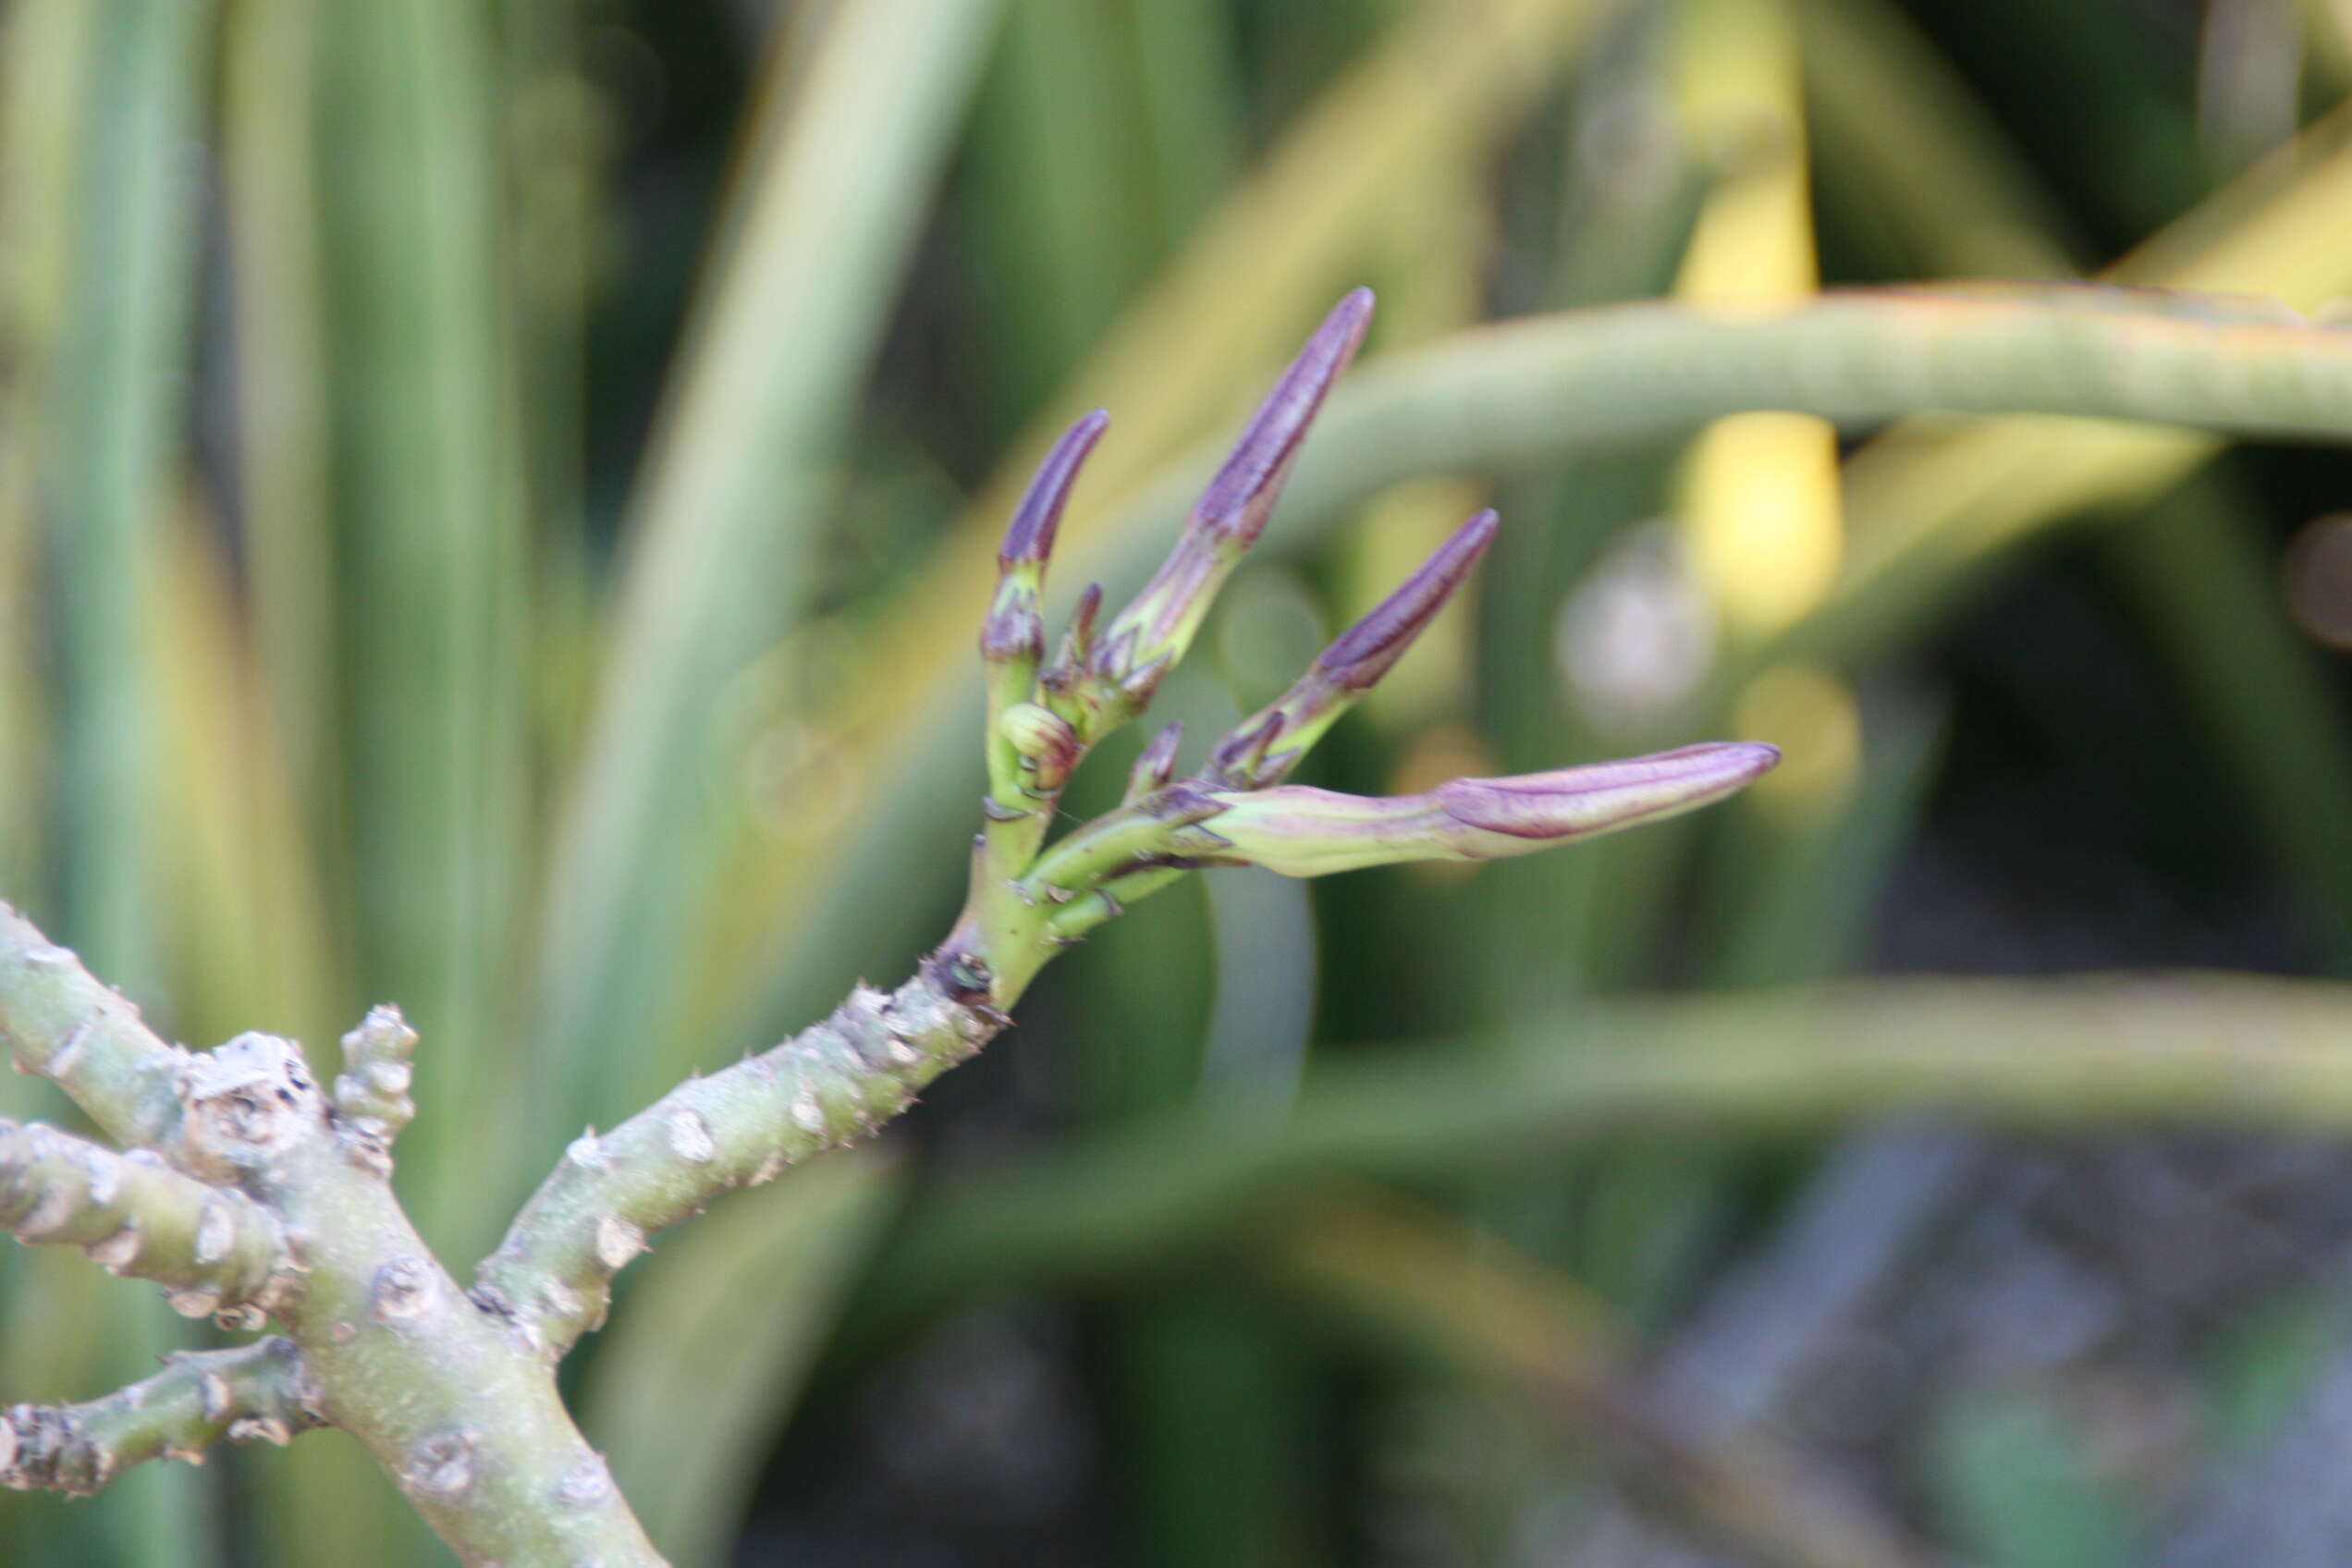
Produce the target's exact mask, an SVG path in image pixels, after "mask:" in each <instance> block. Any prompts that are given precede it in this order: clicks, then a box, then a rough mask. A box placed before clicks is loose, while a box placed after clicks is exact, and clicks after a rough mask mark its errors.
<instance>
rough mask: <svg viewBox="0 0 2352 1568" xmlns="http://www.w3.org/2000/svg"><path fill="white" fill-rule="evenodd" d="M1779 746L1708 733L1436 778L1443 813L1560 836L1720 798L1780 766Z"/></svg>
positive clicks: (1518, 834)
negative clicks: (1670, 747) (1676, 744)
mask: <svg viewBox="0 0 2352 1568" xmlns="http://www.w3.org/2000/svg"><path fill="white" fill-rule="evenodd" d="M1780 760H1781V751H1780V748H1779V747H1778V746H1771V745H1767V744H1765V743H1764V742H1762V741H1706V742H1703V743H1701V744H1699V745H1696V746H1684V747H1681V748H1679V749H1678V750H1675V751H1671V752H1659V753H1653V754H1651V755H1649V756H1644V757H1628V758H1626V759H1625V760H1623V761H1622V762H1604V763H1593V764H1590V765H1588V766H1583V767H1563V768H1558V769H1555V770H1554V771H1552V772H1550V773H1527V774H1520V775H1517V776H1515V777H1512V778H1457V779H1454V780H1453V781H1452V782H1451V783H1447V784H1440V785H1439V786H1438V788H1437V790H1436V791H1435V793H1436V795H1437V798H1438V802H1439V805H1440V806H1441V807H1442V808H1443V809H1444V811H1445V814H1446V815H1448V816H1451V817H1452V818H1453V819H1454V820H1455V821H1457V822H1460V823H1463V824H1464V825H1466V826H1468V827H1477V828H1483V829H1485V830H1486V831H1488V832H1489V833H1501V834H1505V835H1508V836H1509V837H1511V838H1514V839H1565V838H1570V837H1574V836H1575V835H1579V834H1586V833H1595V832H1605V831H1608V830H1609V829H1611V828H1615V827H1631V826H1633V825H1634V824H1635V823H1637V822H1648V821H1653V820H1656V819H1659V818H1662V817H1667V816H1672V815H1677V814H1679V813H1682V812H1685V811H1689V810H1692V809H1693V808H1695V807H1697V806H1703V805H1708V804H1710V803H1712V802H1716V801H1719V800H1721V799H1722V798H1723V797H1724V796H1726V795H1729V794H1732V793H1733V792H1734V791H1736V790H1741V789H1744V788H1746V786H1747V785H1749V784H1751V783H1753V782H1755V780H1756V779H1757V778H1760V777H1762V776H1763V775H1764V774H1766V773H1768V772H1770V770H1771V769H1772V768H1773V767H1774V766H1778V765H1779V763H1780Z"/></svg>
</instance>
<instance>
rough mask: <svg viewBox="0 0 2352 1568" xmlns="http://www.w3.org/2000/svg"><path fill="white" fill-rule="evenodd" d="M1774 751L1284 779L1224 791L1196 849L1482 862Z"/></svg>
mask: <svg viewBox="0 0 2352 1568" xmlns="http://www.w3.org/2000/svg"><path fill="white" fill-rule="evenodd" d="M1780 760H1781V753H1780V752H1779V750H1778V749H1777V748H1776V747H1772V746H1767V745H1762V744H1759V743H1756V742H1751V741H1715V742H1711V743H1709V744H1706V745H1698V746H1685V747H1684V748H1682V749H1681V750H1680V751H1672V752H1660V753H1657V754H1656V755H1654V756H1646V757H1633V758H1630V759H1628V760H1626V761H1623V762H1605V763H1598V764H1595V765H1593V766H1588V767H1563V768H1560V769H1558V770H1556V771H1554V772H1550V773H1530V774H1523V775H1520V776H1518V777H1516V778H1457V779H1454V780H1452V782H1450V783H1446V784H1440V785H1439V786H1438V787H1437V788H1436V789H1434V790H1426V791H1424V792H1423V793H1421V794H1417V795H1396V796H1387V797H1371V796H1363V795H1341V794H1335V793H1333V792H1332V791H1330V790H1314V789H1308V788H1305V787H1304V786H1300V785H1284V786H1281V787H1280V788H1278V789H1272V790H1250V791H1243V792H1236V793H1231V794H1228V795H1224V796H1222V798H1223V799H1225V800H1227V801H1229V802H1231V803H1230V804H1228V805H1227V807H1226V809H1224V810H1223V811H1221V812H1219V813H1218V814H1217V815H1214V816H1211V817H1208V818H1207V819H1205V820H1204V821H1203V822H1202V823H1201V824H1200V826H1199V827H1198V828H1194V829H1189V830H1187V831H1189V832H1190V833H1193V834H1195V835H1198V836H1199V839H1200V841H1199V843H1198V844H1197V845H1196V846H1191V847H1193V848H1196V849H1197V850H1198V851H1200V852H1201V854H1202V857H1203V858H1213V859H1216V860H1220V861H1233V862H1241V863H1245V864H1253V865H1262V866H1265V867H1266V868H1268V870H1270V871H1276V872H1280V874H1281V875H1283V876H1329V875H1330V874H1331V873H1333V872H1337V871H1354V870H1355V869H1357V868H1359V867H1362V866H1367V865H1391V864H1400V863H1403V862H1406V861H1419V860H1468V861H1477V860H1492V859H1496V858H1498V857H1501V856H1503V855H1520V854H1529V853H1532V852H1534V851H1537V850H1541V849H1546V848H1549V847H1550V845H1552V844H1555V843H1560V842H1562V841H1564V840H1567V839H1584V838H1592V837H1595V836H1597V835H1599V834H1602V833H1611V832H1615V831H1616V830H1618V829H1619V828H1623V827H1636V826H1638V825H1640V824H1642V823H1648V822H1657V821H1659V820H1660V819H1662V818H1665V817H1669V816H1674V815H1679V814H1681V813H1683V812H1686V811H1691V810H1694V809H1696V808H1697V807H1699V806H1703V805H1708V804H1710V803H1712V802H1716V801H1720V800H1721V799H1722V798H1723V797H1725V796H1726V795H1729V794H1732V793H1733V792H1734V791H1736V790H1739V789H1741V788H1742V787H1744V786H1746V785H1747V784H1748V783H1750V782H1752V781H1753V780H1755V779H1756V778H1758V776H1759V775H1761V774H1763V773H1765V772H1767V771H1768V770H1770V768H1771V767H1772V766H1773V765H1774V764H1776V763H1778V762H1779V761H1780Z"/></svg>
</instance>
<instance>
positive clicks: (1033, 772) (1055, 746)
mask: <svg viewBox="0 0 2352 1568" xmlns="http://www.w3.org/2000/svg"><path fill="white" fill-rule="evenodd" d="M997 729H998V734H1000V735H1002V736H1003V737H1004V738H1005V741H1006V742H1007V743H1008V744H1009V745H1011V747H1012V749H1013V752H1014V753H1015V754H1017V755H1018V756H1019V757H1020V758H1021V766H1022V770H1023V772H1024V773H1026V774H1028V775H1029V783H1030V784H1031V786H1032V787H1033V788H1034V789H1035V790H1037V791H1038V792H1040V793H1043V794H1050V793H1052V792H1053V791H1055V790H1059V789H1060V788H1061V787H1062V785H1063V784H1064V783H1066V782H1068V780H1069V778H1070V770H1071V769H1072V768H1073V767H1075V766H1078V736H1077V732H1076V731H1074V730H1072V729H1071V728H1070V725H1069V723H1068V722H1067V721H1066V720H1064V719H1063V718H1062V717H1060V715H1058V714H1056V713H1054V712H1052V711H1051V710H1050V709H1047V708H1043V707H1040V706H1038V705H1037V704H1035V703H1015V704H1012V705H1011V707H1009V708H1007V709H1005V711H1004V712H1003V714H1001V715H1000V716H999V717H998V719H997Z"/></svg>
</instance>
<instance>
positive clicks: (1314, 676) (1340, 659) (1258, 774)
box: [1208, 511, 1497, 789]
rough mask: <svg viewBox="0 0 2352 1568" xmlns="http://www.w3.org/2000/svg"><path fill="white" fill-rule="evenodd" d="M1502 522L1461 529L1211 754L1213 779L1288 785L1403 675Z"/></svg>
mask: <svg viewBox="0 0 2352 1568" xmlns="http://www.w3.org/2000/svg"><path fill="white" fill-rule="evenodd" d="M1496 524H1497V519H1496V517H1495V514H1494V513H1493V512H1492V511H1482V512H1479V513H1477V514H1476V516H1474V517H1472V518H1470V519H1469V520H1468V521H1465V522H1464V523H1463V525H1462V526H1461V527H1459V528H1457V529H1455V530H1454V531H1453V533H1452V535H1451V536H1450V537H1449V538H1448V539H1447V540H1446V542H1445V543H1444V544H1442V545H1439V546H1438V548H1437V550H1436V552H1435V553H1434V554H1432V555H1431V556H1430V557H1429V558H1428V559H1427V560H1426V561H1424V562H1422V563H1421V566H1420V568H1419V569H1418V570H1415V572H1414V574H1413V575H1412V576H1411V577H1408V578H1406V579H1405V580H1404V582H1403V583H1401V584H1400V585H1399V586H1398V587H1397V590H1396V591H1395V592H1394V593H1392V594H1390V595H1389V596H1388V597H1387V598H1385V599H1383V600H1381V601H1380V603H1379V604H1378V606H1375V607H1374V608H1373V610H1372V612H1371V613H1370V614H1369V615H1366V617H1365V618H1364V619H1362V620H1359V621H1357V622H1356V623H1355V624H1354V626H1351V627H1349V628H1348V629H1347V630H1346V631H1342V632H1341V633H1340V635H1339V636H1338V637H1337V638H1336V639H1334V640H1333V642H1332V643H1331V645H1330V646H1329V647H1328V648H1326V649H1324V650H1323V651H1322V652H1321V653H1320V654H1318V655H1316V658H1315V662H1314V663H1313V664H1312V665H1310V666H1308V667H1307V671H1306V673H1305V675H1303V676H1301V677H1299V679H1298V680H1297V681H1296V682H1295V683H1294V684H1293V685H1292V687H1291V689H1290V690H1289V691H1287V692H1283V693H1282V694H1281V695H1280V697H1278V698H1276V699H1275V700H1274V701H1273V702H1272V703H1269V704H1267V705H1266V706H1265V707H1263V708H1261V709H1259V710H1258V711H1257V712H1256V713H1255V714H1252V715H1251V716H1250V717H1248V718H1245V719H1243V721H1242V722H1241V723H1240V724H1239V725H1237V726H1236V727H1235V728H1234V729H1233V732H1232V733H1231V735H1228V736H1227V737H1226V738H1225V739H1224V740H1222V741H1219V742H1218V745H1217V748H1216V750H1215V751H1213V752H1212V753H1210V754H1209V765H1208V774H1209V777H1211V778H1216V779H1218V780H1219V781H1220V782H1222V783H1227V784H1231V785H1236V786H1239V787H1242V788H1246V789H1258V788H1263V787H1264V786H1266V785H1268V784H1276V783H1280V781H1281V780H1282V779H1283V778H1285V777H1287V776H1288V775H1289V773H1290V771H1291V769H1292V768H1293V767H1295V766H1298V761H1299V758H1301V757H1302V756H1305V754H1306V752H1307V750H1308V748H1310V747H1312V746H1313V745H1314V744H1315V742H1316V741H1319V740H1321V739H1322V738H1323V733H1324V731H1325V730H1327V729H1330V727H1331V726H1332V724H1333V723H1334V722H1336V721H1337V720H1338V718H1339V717H1340V716H1341V714H1343V713H1345V712H1346V711H1347V710H1348V708H1349V707H1350V706H1351V705H1352V704H1354V701H1355V699H1356V698H1357V697H1358V696H1359V695H1361V694H1362V693H1364V692H1368V691H1370V690H1371V689H1372V688H1373V687H1374V686H1376V685H1378V683H1379V681H1380V679H1381V678H1382V677H1383V676H1385V675H1387V674H1388V673H1389V671H1390V670H1391V669H1393V668H1396V662H1397V660H1399V659H1401V658H1403V656H1404V653H1405V650H1406V649H1408V648H1410V647H1412V646H1413V643H1414V640H1415V639H1416V638H1418V637H1419V636H1420V635H1421V633H1422V632H1423V631H1425V630H1427V627H1428V625H1429V622H1430V621H1432V620H1434V619H1437V614H1438V612H1439V610H1441V609H1443V608H1444V607H1445V606H1446V602H1447V601H1448V600H1449V599H1451V598H1452V597H1453V595H1454V593H1455V592H1456V591H1457V590H1458V589H1460V588H1461V586H1462V584H1463V583H1464V581H1466V580H1467V579H1468V577H1469V575H1470V573H1471V571H1472V570H1473V569H1474V568H1476V566H1477V564H1478V561H1479V558H1480V557H1483V556H1484V555H1485V554H1486V553H1487V546H1488V545H1491V544H1493V543H1494V536H1495V528H1496Z"/></svg>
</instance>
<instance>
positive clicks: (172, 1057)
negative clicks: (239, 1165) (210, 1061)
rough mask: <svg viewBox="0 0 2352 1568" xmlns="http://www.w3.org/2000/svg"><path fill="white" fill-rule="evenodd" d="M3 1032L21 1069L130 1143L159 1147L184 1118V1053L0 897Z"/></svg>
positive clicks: (0, 1017)
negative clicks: (180, 1093)
mask: <svg viewBox="0 0 2352 1568" xmlns="http://www.w3.org/2000/svg"><path fill="white" fill-rule="evenodd" d="M0 1035H5V1036H6V1039H7V1042H8V1048H9V1050H10V1051H11V1053H13V1056H14V1059H15V1061H16V1065H17V1069H18V1071H19V1072H36V1073H39V1074H40V1075H41V1076H42V1077H43V1078H46V1079H48V1080H50V1081H51V1082H52V1083H54V1084H56V1085H57V1087H59V1088H60V1089H63V1090H64V1091H65V1092H66V1093H67V1095H68V1096H71V1097H72V1099H73V1102H74V1103H75V1104H76V1105H78V1106H80V1107H81V1109H83V1110H84V1111H86V1112H88V1113H89V1116H90V1119H91V1120H92V1121H95V1122H96V1123H97V1124H98V1125H99V1127H100V1128H101V1129H103V1130H104V1132H105V1134H106V1135H107V1136H108V1137H109V1138H112V1139H113V1140H114V1141H115V1142H116V1143H117V1144H120V1145H123V1146H124V1147H126V1148H137V1147H140V1146H141V1145H151V1144H160V1143H162V1142H163V1141H164V1139H165V1137H166V1136H167V1135H168V1134H169V1133H170V1132H171V1130H172V1128H173V1127H174V1126H175V1125H176V1124H177V1123H178V1120H179V1097H178V1090H177V1084H178V1080H179V1072H180V1069H181V1068H182V1067H183V1066H185V1065H186V1063H187V1061H188V1053H187V1052H186V1051H183V1050H180V1049H178V1048H177V1047H173V1046H169V1045H166V1044H165V1043H164V1041H163V1040H162V1039H160V1038H158V1037H157V1035H155V1033H154V1031H153V1030H152V1029H150V1028H148V1027H147V1025H146V1023H144V1022H142V1021H141V1018H140V1016H139V1009H138V1008H137V1007H135V1006H133V1005H132V1004H131V1002H130V1001H129V999H128V998H125V997H123V996H122V995H121V994H120V993H118V992H116V991H113V990H110V989H108V988H107V987H106V986H101V985H100V984H99V983H98V982H97V981H95V980H93V979H92V978H91V976H90V972H89V971H88V970H86V969H84V968H82V966H81V961H80V959H78V958H76V957H75V956H74V954H73V953H72V952H71V951H70V950H68V949H65V948H61V947H59V946H57V945H56V944H55V943H54V942H52V941H50V940H49V938H48V937H44V936H43V935H42V934H41V932H40V930H39V929H37V928H36V927H35V926H34V925H33V924H32V922H31V921H29V920H27V919H26V918H25V917H24V916H23V915H21V914H18V913H17V912H16V911H15V910H14V909H12V908H10V907H9V906H8V905H6V904H0Z"/></svg>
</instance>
